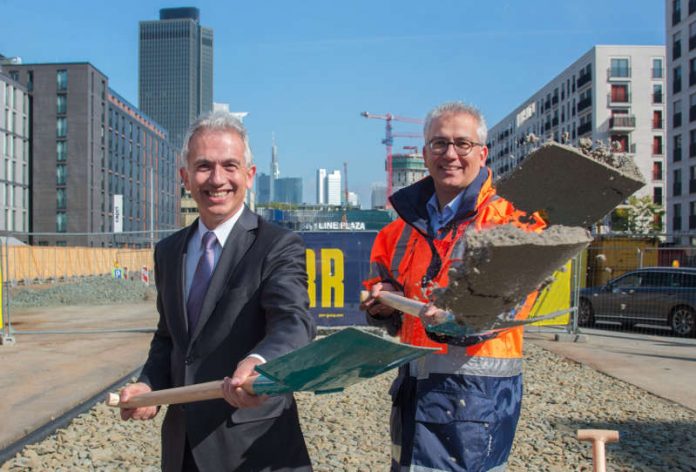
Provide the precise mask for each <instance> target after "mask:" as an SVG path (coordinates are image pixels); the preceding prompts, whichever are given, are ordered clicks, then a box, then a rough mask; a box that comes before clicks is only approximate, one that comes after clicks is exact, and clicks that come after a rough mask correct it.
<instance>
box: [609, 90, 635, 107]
mask: <svg viewBox="0 0 696 472" xmlns="http://www.w3.org/2000/svg"><path fill="white" fill-rule="evenodd" d="M629 103H631V94H630V93H615V94H611V93H608V94H607V106H610V107H611V106H626V105H627V104H629Z"/></svg>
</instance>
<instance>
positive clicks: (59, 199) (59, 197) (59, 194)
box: [56, 188, 65, 210]
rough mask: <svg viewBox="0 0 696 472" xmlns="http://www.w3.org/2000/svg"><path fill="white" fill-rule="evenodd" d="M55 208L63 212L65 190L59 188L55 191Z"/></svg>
mask: <svg viewBox="0 0 696 472" xmlns="http://www.w3.org/2000/svg"><path fill="white" fill-rule="evenodd" d="M56 208H57V209H58V210H65V189H64V188H59V189H57V190H56Z"/></svg>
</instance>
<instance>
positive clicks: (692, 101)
mask: <svg viewBox="0 0 696 472" xmlns="http://www.w3.org/2000/svg"><path fill="white" fill-rule="evenodd" d="M689 121H696V93H692V94H691V95H689Z"/></svg>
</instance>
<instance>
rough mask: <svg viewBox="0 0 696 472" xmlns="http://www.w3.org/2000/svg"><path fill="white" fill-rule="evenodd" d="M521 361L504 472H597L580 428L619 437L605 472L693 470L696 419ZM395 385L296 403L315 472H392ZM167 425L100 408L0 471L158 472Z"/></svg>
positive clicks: (590, 373)
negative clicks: (516, 420)
mask: <svg viewBox="0 0 696 472" xmlns="http://www.w3.org/2000/svg"><path fill="white" fill-rule="evenodd" d="M525 354H526V361H525V397H524V404H523V408H522V417H521V419H520V424H519V427H518V431H517V436H516V439H515V444H514V447H513V450H512V454H511V457H510V465H509V468H508V470H510V471H513V472H517V471H520V472H521V471H568V470H578V471H589V470H592V466H591V464H592V452H591V446H590V444H589V443H580V442H579V441H578V440H577V439H575V431H576V430H577V429H581V428H602V429H616V430H619V431H620V433H621V440H620V442H619V443H617V444H609V445H607V465H608V469H609V470H630V471H656V470H670V471H688V470H691V471H693V470H695V469H696V466H695V465H694V464H696V412H694V411H692V410H689V409H687V408H685V407H682V406H680V405H677V404H675V403H671V402H669V401H667V400H663V399H661V398H658V397H656V396H654V395H651V394H649V393H647V392H645V391H644V390H641V389H639V388H637V387H634V386H632V385H629V384H627V383H625V382H622V381H619V380H616V379H613V378H611V377H608V376H606V375H604V374H601V373H599V372H596V371H594V370H592V369H590V368H588V367H585V366H583V365H580V364H577V363H574V362H571V361H567V360H565V359H563V358H562V357H559V356H557V355H555V354H553V353H551V352H548V351H545V350H543V349H541V348H539V347H537V346H535V345H533V344H531V343H529V344H527V345H526V348H525ZM393 375H394V374H393V372H392V373H387V374H384V375H382V376H380V377H377V378H374V379H371V380H369V381H365V382H362V383H360V384H357V385H354V386H353V387H351V388H349V389H347V390H346V391H345V392H342V393H339V394H329V395H313V394H309V393H300V394H298V395H297V398H298V403H299V408H300V415H301V419H302V425H303V430H304V432H305V436H306V439H307V445H308V447H309V450H310V455H311V457H312V461H313V463H314V468H315V470H317V471H364V472H368V471H383V470H388V468H389V449H390V447H389V431H388V418H389V409H390V400H389V398H388V395H387V389H388V387H389V384H390V381H391V379H392V377H393ZM162 416H163V415H162V412H160V414H159V415H158V417H157V418H156V420H155V421H151V422H133V421H131V422H122V421H120V420H119V419H118V415H117V412H116V411H114V410H113V409H110V408H108V407H105V406H103V405H98V406H96V407H95V408H93V409H92V410H90V411H89V412H87V413H85V414H83V415H81V416H80V417H78V418H76V419H75V420H74V421H73V422H72V424H71V425H70V426H69V427H67V428H66V429H62V430H60V431H58V432H57V433H56V434H54V435H52V436H50V437H49V438H47V439H46V440H44V441H42V442H41V443H39V444H35V445H31V446H28V447H26V448H25V449H24V450H22V451H21V452H20V453H19V454H17V456H16V457H15V458H13V459H12V460H10V461H8V462H6V463H5V464H4V465H2V466H1V467H0V471H1V472H7V471H20V470H21V471H26V470H35V471H39V470H41V471H43V470H54V471H75V470H97V471H116V470H118V471H121V470H125V471H133V472H135V471H156V470H159V451H160V446H159V432H158V431H159V427H160V422H161V419H162ZM269 452H272V451H269Z"/></svg>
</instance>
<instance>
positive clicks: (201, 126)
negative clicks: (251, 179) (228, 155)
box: [181, 111, 254, 167]
mask: <svg viewBox="0 0 696 472" xmlns="http://www.w3.org/2000/svg"><path fill="white" fill-rule="evenodd" d="M224 130H229V131H233V132H235V133H237V134H238V135H239V137H240V138H242V142H244V164H245V165H246V166H247V167H249V166H251V165H252V164H253V162H254V156H253V154H252V153H251V148H250V147H249V137H248V135H247V130H246V128H245V127H244V125H243V124H242V122H241V121H240V120H239V118H237V117H236V116H234V115H233V114H232V113H230V112H228V111H213V112H210V113H205V114H203V115H201V116H199V117H198V119H196V121H194V122H193V123H192V124H191V126H189V128H188V130H187V131H186V137H185V138H184V146H183V148H182V149H181V160H182V165H184V166H185V165H186V164H187V163H188V153H189V144H190V142H191V138H192V137H193V135H194V134H196V133H197V132H199V131H224Z"/></svg>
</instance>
